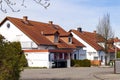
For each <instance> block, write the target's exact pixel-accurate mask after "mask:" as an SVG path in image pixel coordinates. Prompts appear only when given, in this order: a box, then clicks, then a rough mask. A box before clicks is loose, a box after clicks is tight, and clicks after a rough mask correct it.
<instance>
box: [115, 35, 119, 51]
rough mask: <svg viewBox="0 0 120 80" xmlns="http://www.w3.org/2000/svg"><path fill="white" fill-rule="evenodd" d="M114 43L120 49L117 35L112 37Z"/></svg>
mask: <svg viewBox="0 0 120 80" xmlns="http://www.w3.org/2000/svg"><path fill="white" fill-rule="evenodd" d="M114 45H115V46H116V47H117V48H119V49H120V39H119V38H118V37H116V38H114Z"/></svg>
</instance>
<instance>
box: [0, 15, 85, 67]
mask: <svg viewBox="0 0 120 80" xmlns="http://www.w3.org/2000/svg"><path fill="white" fill-rule="evenodd" d="M0 34H1V35H3V36H4V37H5V38H6V39H7V40H8V41H11V42H12V41H19V42H20V43H21V46H22V50H23V51H24V54H25V56H26V59H27V61H28V66H29V67H47V68H51V67H70V59H71V54H72V53H73V51H74V50H76V48H79V49H80V50H79V51H82V50H83V49H82V47H84V45H83V44H82V43H80V42H78V41H77V40H76V39H74V38H73V37H72V34H71V33H69V32H66V31H65V30H63V29H62V28H61V27H60V26H58V25H55V24H53V22H52V21H49V23H43V22H37V21H31V20H28V18H27V16H24V17H23V19H19V18H13V17H6V18H5V19H4V20H3V21H2V22H1V23H0Z"/></svg>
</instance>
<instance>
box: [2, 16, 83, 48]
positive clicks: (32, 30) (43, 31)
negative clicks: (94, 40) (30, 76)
mask: <svg viewBox="0 0 120 80" xmlns="http://www.w3.org/2000/svg"><path fill="white" fill-rule="evenodd" d="M6 20H9V21H11V22H12V23H13V24H14V25H15V26H16V27H17V28H18V29H20V30H21V31H22V32H23V33H24V34H26V35H27V36H28V37H29V38H31V39H32V40H33V41H34V42H35V43H36V44H38V45H53V46H57V47H58V48H75V47H76V46H81V47H83V44H82V43H79V44H78V42H76V41H75V40H73V43H74V44H75V43H77V44H75V45H71V44H67V43H65V42H64V41H62V40H61V39H60V43H53V42H51V41H50V40H48V39H47V38H46V37H45V35H51V34H52V35H54V34H55V33H59V35H60V36H65V37H66V36H69V35H71V33H70V32H66V31H65V30H64V29H62V28H61V27H60V26H59V25H55V24H53V23H52V24H50V23H43V22H37V21H31V20H28V19H27V21H24V18H23V19H19V18H13V17H6V18H5V19H4V20H3V21H2V22H1V23H0V25H2V24H3V23H4V22H5V21H6Z"/></svg>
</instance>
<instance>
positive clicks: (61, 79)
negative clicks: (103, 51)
mask: <svg viewBox="0 0 120 80" xmlns="http://www.w3.org/2000/svg"><path fill="white" fill-rule="evenodd" d="M101 72H102V73H104V72H110V73H112V72H113V68H98V67H85V68H83V67H80V68H56V69H25V70H24V71H23V72H22V73H21V80H101V79H99V78H98V77H96V76H95V75H97V73H101Z"/></svg>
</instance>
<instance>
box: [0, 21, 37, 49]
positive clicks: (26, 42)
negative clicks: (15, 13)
mask: <svg viewBox="0 0 120 80" xmlns="http://www.w3.org/2000/svg"><path fill="white" fill-rule="evenodd" d="M7 24H10V27H9V28H8V27H7ZM0 34H1V35H2V36H4V37H5V38H6V40H8V41H11V42H13V41H19V42H20V43H21V46H22V48H37V47H38V46H37V45H36V43H34V42H33V41H32V40H31V39H30V38H29V37H28V36H26V35H25V34H24V33H23V32H22V31H21V30H19V29H18V28H17V27H16V26H15V25H14V24H12V23H11V22H10V21H8V20H7V21H6V22H5V23H4V24H3V25H2V26H1V27H0Z"/></svg>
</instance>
